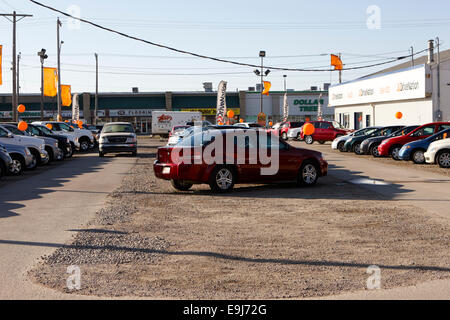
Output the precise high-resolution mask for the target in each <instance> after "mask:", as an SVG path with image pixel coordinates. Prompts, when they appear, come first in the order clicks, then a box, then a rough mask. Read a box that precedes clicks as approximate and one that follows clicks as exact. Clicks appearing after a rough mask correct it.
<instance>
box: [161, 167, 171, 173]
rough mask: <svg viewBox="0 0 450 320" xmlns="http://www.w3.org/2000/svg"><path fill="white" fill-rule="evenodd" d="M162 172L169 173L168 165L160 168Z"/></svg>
mask: <svg viewBox="0 0 450 320" xmlns="http://www.w3.org/2000/svg"><path fill="white" fill-rule="evenodd" d="M162 173H163V174H169V173H170V167H164V168H163V170H162Z"/></svg>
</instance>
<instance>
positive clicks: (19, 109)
mask: <svg viewBox="0 0 450 320" xmlns="http://www.w3.org/2000/svg"><path fill="white" fill-rule="evenodd" d="M17 111H19V113H24V112H25V106H24V105H23V104H20V105H19V106H18V107H17Z"/></svg>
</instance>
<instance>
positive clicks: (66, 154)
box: [64, 145, 73, 158]
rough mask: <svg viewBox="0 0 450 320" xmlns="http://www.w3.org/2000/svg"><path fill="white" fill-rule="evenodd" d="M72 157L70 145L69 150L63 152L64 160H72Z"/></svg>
mask: <svg viewBox="0 0 450 320" xmlns="http://www.w3.org/2000/svg"><path fill="white" fill-rule="evenodd" d="M66 150H67V149H66ZM72 156H73V148H72V145H70V149H69V150H68V151H66V152H64V158H72Z"/></svg>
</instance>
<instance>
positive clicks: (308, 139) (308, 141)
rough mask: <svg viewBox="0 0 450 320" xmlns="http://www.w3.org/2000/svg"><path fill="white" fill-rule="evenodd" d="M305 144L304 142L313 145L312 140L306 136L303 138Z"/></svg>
mask: <svg viewBox="0 0 450 320" xmlns="http://www.w3.org/2000/svg"><path fill="white" fill-rule="evenodd" d="M305 142H306V144H313V143H314V138H313V137H312V136H306V137H305Z"/></svg>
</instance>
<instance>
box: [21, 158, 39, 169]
mask: <svg viewBox="0 0 450 320" xmlns="http://www.w3.org/2000/svg"><path fill="white" fill-rule="evenodd" d="M31 156H32V157H33V161H31V166H29V167H28V168H25V163H24V169H26V170H28V171H31V170H34V169H36V168H37V166H38V164H39V162H38V161H37V160H36V156H35V155H34V154H32V155H31Z"/></svg>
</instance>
